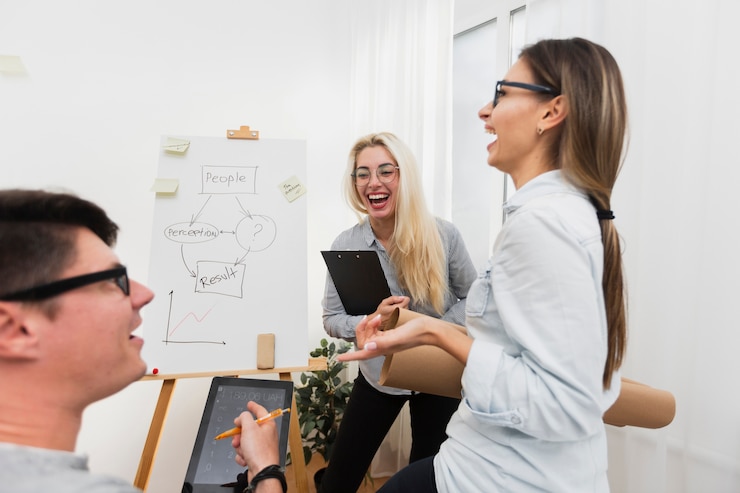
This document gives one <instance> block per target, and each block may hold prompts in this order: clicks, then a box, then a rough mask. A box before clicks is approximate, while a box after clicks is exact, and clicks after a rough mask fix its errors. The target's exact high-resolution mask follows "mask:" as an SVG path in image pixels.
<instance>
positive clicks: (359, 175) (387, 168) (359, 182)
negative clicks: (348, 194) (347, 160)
mask: <svg viewBox="0 0 740 493" xmlns="http://www.w3.org/2000/svg"><path fill="white" fill-rule="evenodd" d="M398 170H399V167H398V166H396V165H393V164H391V163H385V164H381V165H380V166H378V169H376V170H375V176H377V177H378V180H379V181H380V182H381V183H391V182H392V181H393V180H395V179H396V175H397V174H398ZM370 176H371V174H370V169H369V168H366V167H365V166H360V167H359V168H356V169H355V172H354V173H352V177H354V179H355V185H356V186H358V187H364V186H366V185H367V184H368V183H370Z"/></svg>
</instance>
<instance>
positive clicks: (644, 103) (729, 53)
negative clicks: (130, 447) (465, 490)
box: [527, 0, 740, 493]
mask: <svg viewBox="0 0 740 493" xmlns="http://www.w3.org/2000/svg"><path fill="white" fill-rule="evenodd" d="M738 10H740V9H738V6H737V3H736V2H732V1H725V0H706V1H704V2H689V1H678V2H676V1H671V2H669V1H650V2H644V1H642V0H619V1H616V0H611V1H609V0H598V1H595V0H532V1H530V2H529V4H528V6H527V14H528V18H527V25H528V33H527V37H528V39H527V41H530V42H532V41H536V40H537V39H539V38H543V37H553V36H554V37H569V36H574V35H578V36H584V37H589V38H591V39H593V40H595V41H597V42H600V43H602V44H603V45H605V46H606V47H607V48H608V49H609V50H610V51H611V52H612V53H613V54H614V56H615V58H616V59H617V61H618V62H619V64H620V66H621V68H622V73H623V76H624V78H625V84H626V90H627V93H628V104H629V110H630V127H631V130H630V132H631V139H630V146H629V150H628V154H627V159H626V161H625V163H624V168H623V172H622V175H621V176H620V179H619V180H618V182H617V187H616V189H615V194H614V200H613V209H614V211H615V215H616V217H617V219H616V225H617V227H618V228H619V230H620V232H621V235H622V241H623V250H624V261H625V266H626V275H627V282H628V289H629V293H628V295H629V330H630V333H629V346H628V354H627V362H626V364H625V366H624V368H623V374H624V375H625V376H628V377H631V378H634V379H636V380H640V381H642V382H645V383H647V384H650V385H653V386H656V387H659V388H663V389H667V390H669V391H671V392H673V394H674V395H675V397H676V400H677V413H676V418H675V420H674V422H673V423H672V424H671V425H670V426H668V427H667V428H664V429H660V430H644V429H629V428H626V429H620V428H613V427H610V428H609V453H610V456H609V464H610V473H609V477H610V482H611V484H612V491H615V492H630V493H632V492H638V493H639V492H650V493H682V492H696V493H699V492H712V493H717V492H720V493H721V492H728V493H729V492H738V491H740V418H738V416H739V415H740V392H739V391H738V390H740V384H738V382H737V375H738V374H740V358H738V356H737V354H738V348H739V347H740V330H738V327H739V326H740V323H739V322H738V311H737V309H736V307H737V305H738V302H739V300H740V283H739V281H738V280H739V279H740V260H739V259H738V252H740V232H739V231H738V224H740V221H738V219H737V210H738V207H737V198H736V197H737V194H738V190H737V188H738V185H737V184H738V183H740V148H739V147H738V145H737V139H738V136H739V135H740V122H739V121H738V118H737V115H738V112H740V91H738V89H737V86H738V81H740V65H738V63H737V47H738V46H740V30H738V29H737V25H736V19H737V14H738Z"/></svg>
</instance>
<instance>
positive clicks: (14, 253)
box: [0, 189, 118, 295]
mask: <svg viewBox="0 0 740 493" xmlns="http://www.w3.org/2000/svg"><path fill="white" fill-rule="evenodd" d="M78 227H83V228H87V229H89V230H90V231H92V232H93V233H94V234H96V235H97V236H98V237H99V238H100V239H101V240H103V241H104V242H105V243H106V244H107V245H108V246H111V247H112V246H113V245H114V244H115V242H116V239H117V237H118V225H116V224H115V223H114V222H113V221H111V219H110V218H109V217H108V215H107V214H106V213H105V211H104V210H103V209H101V208H100V207H98V206H97V205H95V204H93V203H92V202H89V201H87V200H84V199H81V198H80V197H77V196H76V195H73V194H70V193H55V192H47V191H44V190H20V189H15V190H0V276H2V282H0V295H3V294H6V293H11V292H14V291H19V290H22V289H26V288H29V287H31V286H35V285H38V284H44V283H47V282H50V281H53V280H55V279H56V278H57V276H58V275H59V273H60V272H61V271H63V270H64V269H65V268H66V267H67V266H68V265H69V264H70V263H72V262H73V261H74V259H75V255H76V252H75V248H74V247H75V234H74V231H75V228H78Z"/></svg>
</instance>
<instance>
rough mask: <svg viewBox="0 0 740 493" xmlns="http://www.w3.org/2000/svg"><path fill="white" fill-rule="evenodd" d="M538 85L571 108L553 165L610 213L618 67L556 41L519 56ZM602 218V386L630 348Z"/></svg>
mask: <svg viewBox="0 0 740 493" xmlns="http://www.w3.org/2000/svg"><path fill="white" fill-rule="evenodd" d="M520 58H521V59H524V60H525V61H526V63H527V64H528V66H529V68H530V69H531V70H532V73H533V74H534V78H535V82H536V83H538V84H542V85H546V86H550V87H552V88H554V89H556V90H557V91H559V93H560V94H562V95H563V96H564V97H565V99H566V100H567V102H568V116H567V117H566V118H565V121H564V122H563V129H562V132H561V133H560V142H559V146H558V148H557V149H555V154H556V155H555V165H556V167H557V168H559V169H561V170H562V173H563V175H564V176H565V178H566V179H567V180H569V181H570V182H571V183H573V184H574V185H575V186H577V187H578V188H580V189H581V190H583V191H584V192H585V193H587V194H588V196H589V197H590V198H591V202H592V203H593V204H594V206H595V207H596V209H597V210H598V211H609V210H610V209H611V194H612V188H613V187H614V182H615V181H616V179H617V175H618V174H619V170H620V168H621V165H622V159H623V151H624V148H625V142H626V140H625V137H626V133H627V105H626V102H625V95H624V87H623V83H622V76H621V74H620V71H619V67H618V66H617V62H616V61H615V60H614V58H613V57H612V55H611V54H610V53H609V52H608V51H607V50H606V49H605V48H603V47H602V46H599V45H597V44H595V43H593V42H591V41H588V40H585V39H581V38H573V39H554V40H545V41H540V42H538V43H536V44H534V45H531V46H528V47H526V48H525V49H524V50H523V51H522V53H521V55H520ZM610 215H611V214H609V213H607V214H605V215H600V218H599V222H600V225H601V239H602V243H603V245H604V274H603V279H602V289H603V291H604V302H605V305H606V320H607V327H608V352H607V358H606V364H605V366H604V374H603V385H604V388H609V384H610V382H611V378H612V374H613V373H614V372H615V371H616V370H617V369H619V367H620V366H621V365H622V362H623V360H624V356H625V351H626V345H627V321H626V298H625V293H624V291H625V290H624V281H623V277H622V256H621V250H620V246H619V235H618V234H617V230H616V228H615V227H614V223H613V221H611V220H610V219H606V218H602V217H603V216H606V217H609V216H610Z"/></svg>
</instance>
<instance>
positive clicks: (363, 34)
mask: <svg viewBox="0 0 740 493" xmlns="http://www.w3.org/2000/svg"><path fill="white" fill-rule="evenodd" d="M452 16H453V8H452V0H403V1H398V0H373V1H370V2H368V1H367V0H353V1H352V3H351V17H352V21H351V36H352V67H351V71H352V72H351V83H352V88H351V98H352V103H351V113H350V121H351V122H352V123H351V127H352V128H351V130H352V132H351V134H352V135H355V136H356V137H359V136H360V135H364V134H367V133H370V132H378V131H391V132H393V133H395V134H396V135H398V137H400V138H401V139H403V140H404V141H405V142H406V143H407V144H408V145H409V146H410V147H411V149H412V150H413V151H414V153H415V155H416V158H417V160H418V162H419V165H420V166H421V168H422V174H423V179H424V185H425V190H424V192H425V194H426V198H427V201H428V203H429V206H430V208H431V209H432V210H433V212H434V213H435V214H437V215H439V216H443V217H447V218H449V216H450V180H449V177H450V168H449V161H450V154H451V151H450V142H449V138H448V136H449V134H450V129H451V126H450V125H451V123H450V121H451V117H450V115H451V102H450V101H451V99H450V91H451V84H450V81H451V71H450V66H451V63H452Z"/></svg>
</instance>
